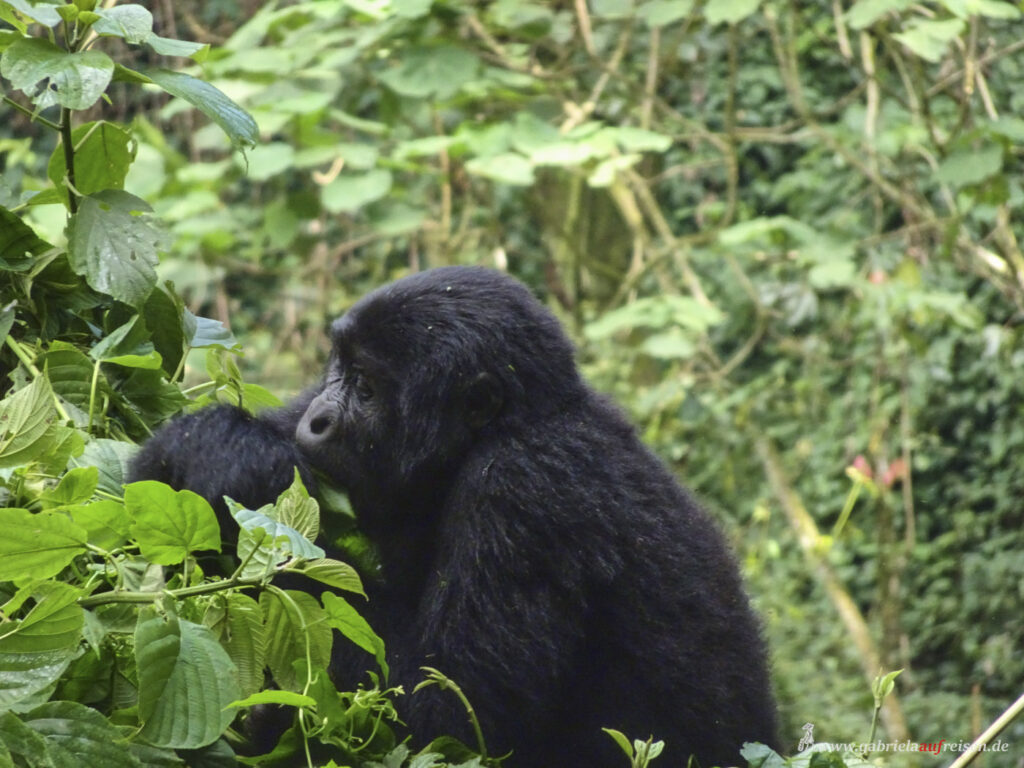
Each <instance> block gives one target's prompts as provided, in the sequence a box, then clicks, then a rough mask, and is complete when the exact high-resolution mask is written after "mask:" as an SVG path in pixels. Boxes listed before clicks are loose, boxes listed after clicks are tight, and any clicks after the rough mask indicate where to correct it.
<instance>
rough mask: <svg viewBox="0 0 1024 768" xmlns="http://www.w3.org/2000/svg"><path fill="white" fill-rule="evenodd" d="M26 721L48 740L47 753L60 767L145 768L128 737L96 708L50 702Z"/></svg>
mask: <svg viewBox="0 0 1024 768" xmlns="http://www.w3.org/2000/svg"><path fill="white" fill-rule="evenodd" d="M23 719H24V722H25V724H26V725H27V726H28V727H29V728H31V729H32V730H34V731H35V732H37V733H38V734H40V735H41V736H43V737H44V738H45V739H46V748H47V752H48V753H49V755H50V758H51V759H52V760H53V764H54V765H57V766H65V765H67V766H71V765H76V766H87V765H88V766H100V765H102V766H103V767H104V768H142V763H141V762H139V760H138V758H136V757H135V756H134V755H132V753H131V752H129V751H128V748H127V743H126V742H127V739H126V737H125V736H123V735H122V734H121V733H120V732H119V731H118V730H117V729H116V728H115V727H114V726H113V725H111V723H110V721H109V720H107V719H106V718H105V717H104V716H103V715H101V714H100V713H99V712H97V711H96V710H95V709H92V708H90V707H87V706H85V705H84V704H79V703H77V702H74V701H50V702H47V703H46V704H43V705H42V706H40V707H36V708H35V709H33V710H32V711H31V712H28V713H27V714H25V715H24V717H23Z"/></svg>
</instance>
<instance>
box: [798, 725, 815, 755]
mask: <svg viewBox="0 0 1024 768" xmlns="http://www.w3.org/2000/svg"><path fill="white" fill-rule="evenodd" d="M803 730H804V736H803V738H802V739H800V743H799V744H797V746H796V751H797V752H803V751H804V750H805V749H810V748H811V747H813V746H814V723H804V729H803Z"/></svg>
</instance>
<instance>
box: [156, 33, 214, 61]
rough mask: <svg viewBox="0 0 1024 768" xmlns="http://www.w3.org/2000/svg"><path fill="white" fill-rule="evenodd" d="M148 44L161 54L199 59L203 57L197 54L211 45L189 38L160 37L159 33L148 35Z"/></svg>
mask: <svg viewBox="0 0 1024 768" xmlns="http://www.w3.org/2000/svg"><path fill="white" fill-rule="evenodd" d="M146 45H148V46H149V47H150V48H152V49H153V50H154V51H155V52H156V53H159V54H160V55H161V56H180V57H188V58H192V59H197V60H198V59H200V58H202V57H200V56H197V55H196V54H198V53H203V52H205V51H208V50H209V49H210V46H209V45H208V44H207V43H193V42H191V41H188V40H172V39H170V38H167V37H160V36H159V35H150V36H149V37H147V38H146Z"/></svg>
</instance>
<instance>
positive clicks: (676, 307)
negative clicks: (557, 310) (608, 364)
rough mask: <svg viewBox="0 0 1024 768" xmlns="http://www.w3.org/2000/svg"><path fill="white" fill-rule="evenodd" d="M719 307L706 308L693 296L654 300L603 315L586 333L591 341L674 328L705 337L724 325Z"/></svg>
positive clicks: (588, 326) (634, 303) (629, 305)
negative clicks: (636, 331) (637, 330)
mask: <svg viewBox="0 0 1024 768" xmlns="http://www.w3.org/2000/svg"><path fill="white" fill-rule="evenodd" d="M723 319H724V316H723V315H722V313H721V311H720V310H718V309H717V308H715V307H706V306H704V305H703V304H701V303H700V302H698V301H696V300H695V299H692V298H690V297H689V296H650V297H647V298H643V299H637V300H636V301H634V302H632V303H630V304H626V305H625V306H622V307H619V308H618V309H614V310H612V311H611V312H607V313H605V314H604V315H602V316H601V317H600V318H599V319H598V320H596V321H594V322H593V323H590V324H589V325H587V326H586V328H585V329H584V334H585V335H586V337H587V338H588V339H593V340H599V339H605V338H609V337H611V336H613V335H615V334H616V333H619V332H621V331H625V330H629V329H632V328H650V329H653V330H662V329H665V328H670V327H672V326H679V327H682V328H687V329H689V330H691V331H696V332H697V333H705V332H706V331H707V330H708V329H709V328H711V327H712V326H714V325H718V324H719V323H721V322H722V320H723Z"/></svg>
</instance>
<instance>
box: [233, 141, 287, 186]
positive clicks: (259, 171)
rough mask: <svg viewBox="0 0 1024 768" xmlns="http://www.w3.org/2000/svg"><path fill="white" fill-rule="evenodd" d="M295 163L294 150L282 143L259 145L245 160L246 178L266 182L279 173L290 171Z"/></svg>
mask: <svg viewBox="0 0 1024 768" xmlns="http://www.w3.org/2000/svg"><path fill="white" fill-rule="evenodd" d="M294 162H295V148H294V147H293V146H292V145H291V144H287V143H285V142H283V141H272V142H270V143H268V144H260V145H258V146H256V147H254V148H253V149H252V151H250V152H249V153H248V157H246V159H245V166H246V168H247V169H248V170H247V174H246V175H247V176H248V177H249V178H250V179H252V180H253V181H266V180H267V179H270V178H273V177H274V176H276V175H277V174H279V173H284V172H285V171H288V170H291V168H292V166H293V164H294Z"/></svg>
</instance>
